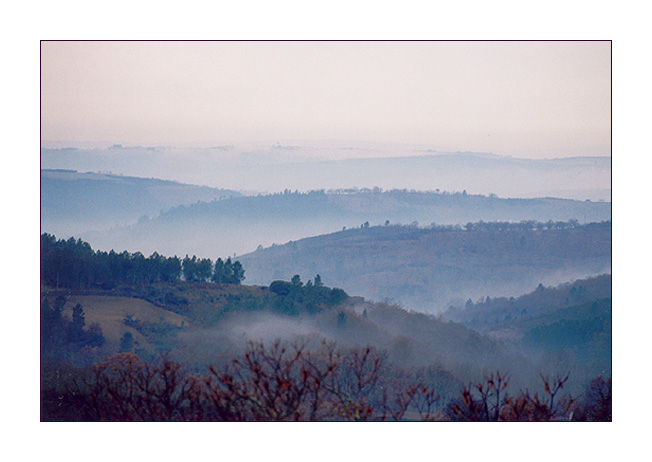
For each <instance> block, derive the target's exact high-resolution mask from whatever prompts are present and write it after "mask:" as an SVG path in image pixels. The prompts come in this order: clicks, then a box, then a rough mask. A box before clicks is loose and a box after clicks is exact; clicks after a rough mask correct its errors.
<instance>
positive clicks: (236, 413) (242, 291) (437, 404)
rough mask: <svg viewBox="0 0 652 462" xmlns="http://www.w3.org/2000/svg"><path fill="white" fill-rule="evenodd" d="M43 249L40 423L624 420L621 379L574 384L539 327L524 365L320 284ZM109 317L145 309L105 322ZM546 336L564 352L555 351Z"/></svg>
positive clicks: (48, 241)
mask: <svg viewBox="0 0 652 462" xmlns="http://www.w3.org/2000/svg"><path fill="white" fill-rule="evenodd" d="M41 239H42V248H41V258H42V273H41V274H42V281H41V282H42V290H41V346H42V350H41V353H42V360H41V366H42V383H41V404H42V406H41V411H42V416H41V417H42V420H82V421H85V420H104V421H132V420H134V421H158V420H164V421H170V420H182V421H188V420H198V421H201V420H208V421H216V420H224V421H233V420H264V421H275V420H332V421H340V420H346V421H365V420H371V421H387V420H444V421H476V420H477V421H487V420H489V421H492V420H493V421H511V420H610V419H611V414H610V412H611V381H610V379H609V375H610V368H605V367H603V366H600V367H598V368H597V369H595V368H588V369H587V370H581V368H580V369H578V370H577V371H576V370H572V372H571V373H570V375H569V373H568V370H569V366H573V365H574V364H575V363H574V362H573V360H572V358H571V359H568V358H566V360H565V361H566V362H564V360H563V358H562V362H561V363H560V362H559V360H560V357H559V355H558V352H559V351H561V350H559V348H560V345H561V346H562V347H563V342H565V341H568V337H567V335H566V334H567V330H564V328H565V327H567V326H566V325H562V326H561V328H558V327H557V326H555V324H554V323H553V324H545V323H544V324H541V325H536V323H535V324H532V325H530V328H531V329H530V331H528V333H527V334H526V335H524V337H523V341H524V342H526V343H527V344H528V346H529V347H530V350H531V352H530V353H531V354H530V353H527V354H526V353H524V352H523V351H520V350H519V348H520V344H519V345H517V344H508V343H505V342H498V341H496V340H494V339H492V338H490V337H487V336H484V335H482V334H480V333H477V332H475V331H473V330H471V329H469V328H467V327H464V326H463V325H461V324H457V323H452V322H449V321H445V320H442V319H439V318H437V317H434V316H431V315H426V314H422V313H413V312H409V311H406V310H404V309H402V308H399V307H397V306H394V305H391V304H386V303H372V302H368V301H365V300H364V299H362V298H361V297H352V296H350V295H348V294H347V293H346V292H344V291H343V290H342V289H338V288H331V287H327V286H325V285H324V282H323V281H322V278H321V276H319V275H315V276H314V278H311V279H308V280H306V281H305V282H304V281H302V280H301V277H300V276H299V275H294V276H293V277H292V278H290V279H289V280H276V281H273V282H272V283H271V284H270V285H269V286H243V285H242V284H240V281H241V280H242V279H241V278H236V279H237V280H229V279H228V278H222V279H220V278H219V277H216V276H215V275H216V274H222V272H223V271H224V267H226V266H227V263H229V264H230V265H229V266H230V268H231V270H230V271H231V274H239V275H240V276H244V268H242V267H241V265H239V264H238V265H236V263H239V262H231V261H230V260H229V259H227V260H226V261H222V260H221V259H218V260H217V262H216V263H213V262H211V261H210V259H204V258H197V257H194V258H190V257H186V258H185V259H183V260H182V259H179V258H177V257H164V256H161V255H158V254H153V255H152V256H151V257H144V256H142V254H131V253H128V252H123V253H120V254H118V253H116V252H108V253H107V252H101V251H94V250H93V249H92V248H91V247H90V245H89V244H88V243H86V242H84V241H81V240H75V239H68V240H57V239H56V238H55V237H54V236H51V235H48V234H44V235H42V237H41ZM118 262H120V263H121V264H118ZM220 262H221V263H220ZM166 268H170V269H168V270H166ZM209 268H210V270H209ZM234 268H239V270H237V271H236V270H235V269H234ZM166 271H167V272H166ZM57 284H58V287H57ZM580 285H581V287H583V288H584V287H586V289H584V290H583V292H582V297H583V298H581V299H580V298H577V299H573V300H568V301H567V303H564V304H562V305H563V307H564V309H570V310H571V311H572V310H573V306H574V305H573V304H572V302H576V301H577V302H579V301H582V300H590V299H592V297H594V296H597V295H599V293H598V292H599V290H597V289H595V290H594V289H593V287H594V286H596V287H598V286H599V287H604V285H605V284H604V283H594V282H591V281H588V282H582V283H581V284H580ZM549 290H550V291H554V290H556V289H552V288H550V289H548V288H544V290H543V291H539V292H546V293H547V292H548V291H549ZM566 290H567V292H568V293H569V294H570V291H572V290H573V288H572V287H571V288H570V289H569V288H566ZM578 290H579V289H578ZM600 290H602V289H600ZM553 298H554V297H553ZM130 300H131V301H132V302H130ZM136 301H137V302H138V303H140V304H141V305H137V304H135V302H136ZM484 302H487V300H485V301H483V303H484ZM120 303H122V304H123V305H120ZM102 304H103V305H102ZM143 304H144V305H143ZM101 306H125V307H131V308H124V309H118V310H117V311H116V313H117V314H116V315H115V316H114V317H115V319H112V320H107V317H106V316H107V313H108V311H106V308H101ZM138 306H146V307H147V309H148V310H152V311H153V312H154V313H159V314H155V315H153V316H150V317H147V316H146V312H145V311H142V310H140V309H139V308H137V307H138ZM600 306H601V307H602V306H603V305H600ZM609 307H610V305H609ZM598 308H599V309H603V308H600V307H598ZM551 309H552V310H554V309H556V306H554V307H553V308H551ZM591 309H592V308H591V307H589V308H585V311H586V310H591ZM121 310H122V311H121ZM130 310H131V311H130ZM139 310H140V311H139ZM603 313H604V309H603ZM608 313H609V316H610V309H609V312H608ZM157 316H158V319H157ZM166 316H167V317H166ZM576 317H577V316H576ZM93 319H96V320H97V321H93V322H91V321H90V320H93ZM109 321H111V322H109ZM537 329H538V330H537ZM545 329H556V332H557V335H559V336H561V337H560V338H559V342H556V343H555V344H554V345H542V344H541V342H540V339H541V338H542V337H541V336H542V335H543V337H545V338H548V337H547V333H546V331H545ZM257 331H258V332H262V333H264V334H262V333H261V334H260V335H261V337H256V335H257V334H256V332H257ZM239 332H240V333H239ZM609 334H610V333H609ZM537 335H538V337H537ZM571 340H572V339H571ZM609 340H610V336H609ZM537 342H538V343H537ZM535 350H536V351H535ZM566 351H569V350H568V349H566ZM545 352H547V353H545ZM555 352H557V353H555ZM542 353H544V354H543V356H541V354H542ZM546 355H548V356H546ZM550 355H552V356H550ZM597 360H602V361H603V362H602V363H601V364H602V365H604V358H597ZM607 361H608V359H607ZM555 365H556V366H555ZM596 371H597V372H599V373H596ZM601 371H604V372H601ZM591 374H592V375H591ZM530 390H531V391H530Z"/></svg>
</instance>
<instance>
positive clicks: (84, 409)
mask: <svg viewBox="0 0 652 462" xmlns="http://www.w3.org/2000/svg"><path fill="white" fill-rule="evenodd" d="M215 149H217V148H215ZM233 149H234V148H233V147H225V148H220V149H219V150H220V151H224V152H231V151H233ZM140 150H142V151H144V152H145V154H146V155H147V156H155V155H159V154H160V155H166V153H165V152H163V153H157V152H156V151H154V150H151V149H146V148H142V149H141V148H138V149H134V150H129V149H126V148H122V147H121V146H120V147H117V146H114V147H113V148H110V149H109V151H111V152H114V154H115V156H119V157H115V158H110V157H102V156H100V155H98V154H97V152H96V151H92V150H89V151H87V152H84V151H80V150H74V149H44V150H42V160H43V162H44V164H43V169H42V170H41V238H40V239H41V240H40V270H41V274H40V319H41V325H40V332H41V420H43V421H146V422H149V421H610V420H611V368H612V362H611V351H612V343H611V332H612V324H611V319H612V311H611V287H612V286H611V284H612V283H611V242H612V241H611V236H612V227H611V203H610V202H608V201H606V200H604V197H608V196H609V195H608V194H607V195H606V196H605V191H608V192H610V190H608V187H610V185H609V184H608V180H606V179H605V177H604V174H605V172H608V173H610V166H609V165H608V162H607V161H606V160H605V158H587V159H586V160H582V159H573V160H568V159H566V160H550V161H536V162H535V161H525V160H519V159H512V158H501V157H500V156H490V155H479V154H473V153H457V154H455V155H452V154H446V155H440V156H439V157H438V156H437V155H434V154H431V153H427V155H424V156H412V157H409V158H406V159H405V160H403V161H401V162H399V159H398V158H380V157H378V158H373V157H370V158H365V159H358V160H340V161H328V162H326V161H323V162H310V161H303V160H301V157H300V156H299V154H301V153H302V152H304V151H306V150H307V148H297V149H296V150H288V151H291V152H293V153H294V155H295V156H298V157H296V158H295V159H294V160H292V159H285V160H284V161H281V162H277V163H275V164H274V166H273V168H272V167H270V168H269V169H266V167H265V165H262V164H261V163H260V162H258V161H257V160H256V159H258V157H256V155H259V156H260V158H264V157H265V155H267V154H268V153H267V152H264V153H262V154H261V153H257V152H249V153H241V154H240V157H237V156H236V160H234V161H233V162H232V163H230V164H229V163H225V167H224V171H220V173H219V174H218V173H216V177H215V179H214V180H215V181H213V182H210V183H209V182H206V181H198V184H187V183H180V182H177V181H172V180H162V179H158V178H144V177H143V176H144V175H143V176H127V175H118V174H113V173H106V169H105V170H102V167H107V166H108V167H109V168H116V166H117V165H119V164H123V165H130V166H131V167H130V168H131V171H140V170H139V169H140V168H145V167H143V165H144V164H141V163H136V159H140V160H139V161H138V162H142V159H143V158H146V157H142V155H143V153H142V152H140ZM272 151H274V152H275V153H276V154H277V155H278V156H281V157H282V156H285V155H286V152H285V151H283V150H282V149H280V146H275V147H274V148H273V149H272ZM204 154H205V152H204V151H197V152H195V155H196V157H197V159H199V160H200V161H201V162H206V165H205V167H206V168H203V167H202V165H203V164H202V163H201V162H199V161H198V162H197V163H195V164H194V167H193V168H197V171H196V172H195V173H196V174H197V175H199V174H200V173H201V171H202V170H204V173H206V172H209V171H210V172H218V171H219V169H218V168H217V167H215V166H214V165H213V164H210V165H212V167H211V168H210V169H209V168H208V165H209V163H208V162H209V161H208V160H207V159H208V158H209V156H205V155H204ZM245 154H246V155H245ZM99 159H107V160H103V162H108V164H106V165H103V166H100V165H99V164H97V162H99ZM112 159H113V160H112ZM130 159H131V160H133V162H132V163H130ZM297 159H298V160H297ZM277 160H278V159H277ZM110 162H116V164H115V165H113V164H110ZM71 165H75V166H76V165H83V166H85V167H88V168H89V170H92V171H88V172H81V171H77V170H74V169H72V168H70V166H71ZM246 168H249V169H250V170H248V171H249V172H250V175H251V178H250V179H248V180H243V181H244V183H243V184H242V185H241V186H240V187H238V185H237V184H233V182H229V181H227V178H234V177H237V178H242V173H238V172H239V171H240V170H239V169H246ZM451 168H452V169H454V170H455V169H456V171H458V172H461V173H460V178H463V177H464V175H467V177H468V178H467V179H468V181H469V182H470V183H464V182H462V183H460V185H461V186H463V185H465V184H472V183H473V182H477V184H479V185H484V184H485V183H486V185H487V186H486V188H485V186H482V188H485V189H484V190H476V191H471V188H464V187H458V186H459V185H457V184H452V183H449V184H448V185H450V186H448V185H447V184H446V183H445V181H444V180H443V178H445V177H447V176H446V174H445V172H446V171H448V169H451ZM397 169H403V170H401V175H403V176H404V178H406V179H410V180H414V181H411V182H408V183H407V184H416V185H422V186H421V189H399V188H398V187H397V186H396V185H395V184H391V183H389V182H386V183H383V182H382V179H383V178H386V177H387V178H389V176H390V173H391V172H392V171H396V170H397ZM587 169H588V170H587ZM591 169H593V170H591ZM116 170H117V168H116ZM265 170H267V172H265ZM440 170H441V172H440ZM483 171H484V172H485V174H484V175H483V173H482V172H483ZM582 171H589V172H591V174H589V175H585V176H582V177H581V178H582V180H581V182H578V184H577V185H576V186H577V189H576V190H574V192H572V193H569V194H566V195H565V196H564V195H563V194H558V195H554V193H553V194H552V195H543V196H539V195H536V194H534V192H535V190H536V191H543V190H546V184H547V186H548V188H547V190H548V191H556V192H559V191H562V190H564V188H566V189H565V190H567V191H569V190H570V189H572V188H571V187H570V183H571V182H572V178H580V176H581V175H579V173H578V172H582ZM188 172H189V173H188V174H190V173H191V172H192V169H190V170H188ZM338 172H340V173H341V174H340V173H338ZM364 172H367V173H369V172H371V173H370V175H371V176H372V177H373V178H378V179H380V180H379V182H378V184H379V185H381V186H382V187H381V186H372V187H352V186H351V185H352V184H368V183H366V182H365V181H364V180H363V178H365V177H364ZM428 172H430V173H432V172H437V174H434V173H432V174H429V173H428ZM501 172H502V174H504V175H512V174H513V175H516V176H518V175H521V176H522V179H523V182H522V183H519V182H518V181H512V182H507V183H510V184H511V185H512V187H513V188H517V189H518V188H519V187H520V186H519V184H522V185H525V184H526V183H527V182H528V179H529V178H537V177H539V178H538V179H537V180H536V181H535V180H534V179H533V180H532V185H530V186H531V187H533V188H534V189H533V190H529V191H526V190H525V189H523V188H525V186H522V188H521V189H520V190H518V191H516V190H515V189H514V190H509V188H507V189H505V191H506V192H507V193H508V194H511V195H510V196H507V197H503V196H500V197H499V196H498V195H496V194H494V193H493V192H489V191H490V190H489V189H487V188H490V187H491V186H490V185H498V184H501V181H500V180H499V179H498V178H499V176H500V174H501ZM265 173H266V174H267V175H268V176H269V177H268V178H267V179H266V180H263V179H262V178H263V176H264V174H265ZM258 175H260V177H258ZM310 175H314V179H315V181H314V182H313V183H311V184H312V185H313V186H312V187H313V188H321V187H322V186H323V189H310V188H308V187H305V185H304V184H303V183H301V182H297V181H293V177H294V176H296V177H297V178H299V177H300V178H301V179H302V181H303V180H305V179H306V178H310ZM592 175H593V176H592ZM450 176H451V175H448V177H450ZM400 177H401V176H399V178H400ZM593 177H595V178H597V180H596V181H591V178H593ZM329 178H338V179H339V180H338V181H334V182H333V183H331V184H330V185H329V184H328V183H327V181H328V179H329ZM555 179H556V180H555ZM274 181H276V182H278V183H274ZM427 181H430V182H432V183H431V184H427ZM437 181H440V183H437V184H441V185H444V186H447V187H450V188H451V189H450V190H445V188H444V187H442V188H441V190H440V189H436V187H435V186H434V184H435V183H436V182H437ZM451 181H452V180H451ZM460 181H461V180H460ZM483 181H485V183H483ZM257 182H258V183H259V184H264V185H266V186H268V187H269V188H270V189H272V190H274V191H277V192H273V193H269V192H264V191H256V190H255V184H256V183H257ZM280 183H284V186H279V185H280ZM535 183H536V184H535ZM579 183H581V184H579ZM199 184H201V185H199ZM207 184H213V185H217V186H207ZM290 187H291V188H293V189H289V188H290ZM329 188H330V189H329ZM383 188H388V189H383ZM467 189H469V191H467ZM495 190H496V191H499V190H498V189H495ZM581 191H585V192H586V191H591V192H590V194H591V195H593V196H592V197H599V199H594V200H590V199H581V200H578V199H577V198H573V197H571V196H577V195H581V194H583V193H582V192H581ZM499 192H500V191H499Z"/></svg>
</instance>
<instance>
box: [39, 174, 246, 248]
mask: <svg viewBox="0 0 652 462" xmlns="http://www.w3.org/2000/svg"><path fill="white" fill-rule="evenodd" d="M239 195H240V194H239V193H237V192H235V191H230V190H226V189H215V188H207V187H201V186H193V185H187V184H181V183H176V182H173V181H163V180H156V179H149V178H135V177H127V176H118V175H109V174H100V173H80V172H76V171H74V170H41V227H42V229H43V230H44V231H47V232H50V233H55V234H58V235H62V236H71V235H79V234H80V233H82V232H84V231H89V230H92V229H101V228H108V227H111V226H115V225H118V224H127V223H132V222H135V221H136V220H137V219H138V218H140V217H141V216H144V215H149V216H156V215H158V214H159V213H160V212H161V210H163V209H168V208H170V207H173V206H176V205H181V204H192V203H195V202H197V201H200V200H201V201H210V200H214V199H219V198H223V197H233V196H239Z"/></svg>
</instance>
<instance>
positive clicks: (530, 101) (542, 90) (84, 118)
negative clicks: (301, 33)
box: [41, 41, 611, 157]
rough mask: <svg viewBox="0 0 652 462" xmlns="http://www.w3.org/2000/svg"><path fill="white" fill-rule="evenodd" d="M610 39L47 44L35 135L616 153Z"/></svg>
mask: <svg viewBox="0 0 652 462" xmlns="http://www.w3.org/2000/svg"><path fill="white" fill-rule="evenodd" d="M610 54H611V45H610V43H609V42H604V41H603V42H42V45H41V123H42V132H41V135H42V139H43V140H48V141H50V140H52V141H59V140H66V141H71V142H105V143H123V144H140V145H174V144H220V143H249V142H277V141H279V142H283V141H287V140H358V141H366V142H391V143H409V144H420V145H427V146H431V147H432V148H433V149H440V150H459V151H467V150H468V151H482V152H493V153H496V154H505V155H513V156H518V157H566V156H586V155H600V156H604V155H607V156H608V155H611V150H610V142H611V137H610V130H611V102H610V99H611V69H610V68H611V57H610Z"/></svg>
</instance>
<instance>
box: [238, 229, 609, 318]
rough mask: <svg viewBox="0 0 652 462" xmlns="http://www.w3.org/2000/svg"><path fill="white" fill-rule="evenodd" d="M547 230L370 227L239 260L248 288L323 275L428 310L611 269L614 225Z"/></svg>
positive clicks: (370, 295) (351, 287)
mask: <svg viewBox="0 0 652 462" xmlns="http://www.w3.org/2000/svg"><path fill="white" fill-rule="evenodd" d="M546 226H547V225H544V224H541V223H539V224H533V223H530V224H527V223H524V224H521V225H519V224H513V225H508V224H505V223H502V224H501V223H488V224H475V225H467V226H466V227H465V228H460V227H448V226H440V227H434V228H433V227H431V228H419V227H415V226H370V227H363V228H357V229H349V230H344V231H340V232H337V233H333V234H328V235H323V236H317V237H313V238H308V239H301V240H298V241H293V242H290V243H288V244H285V245H281V246H273V247H269V248H265V249H258V250H256V251H255V252H253V253H249V254H246V255H242V256H239V257H238V259H239V260H240V261H241V262H242V264H243V265H244V266H245V268H246V275H247V281H248V282H249V283H254V284H267V283H269V282H270V281H272V280H274V279H284V278H290V277H291V276H292V275H293V274H299V275H300V276H302V277H312V276H313V275H315V274H320V275H321V276H322V277H323V278H324V279H325V280H328V281H332V283H333V284H334V285H336V286H338V287H342V288H343V289H344V290H346V291H349V292H352V293H358V294H360V295H362V296H364V297H365V298H368V299H372V300H377V301H378V300H384V299H392V300H395V301H396V302H399V303H401V304H403V305H404V306H406V307H408V308H411V309H417V310H420V311H425V312H438V311H442V310H445V309H446V308H448V307H449V306H450V305H451V304H453V305H457V306H461V305H463V304H464V303H465V302H466V301H467V300H468V299H472V300H474V301H475V300H477V299H478V298H480V297H482V298H483V299H484V297H486V296H490V297H496V296H503V295H505V294H512V295H515V296H517V295H521V294H524V293H527V292H530V291H532V290H533V289H534V288H536V287H537V286H538V285H539V284H541V283H542V284H544V285H556V284H559V283H562V282H566V281H571V280H575V279H578V278H582V277H587V276H593V275H597V274H602V273H609V272H610V268H611V223H610V222H604V223H593V224H586V225H567V226H566V227H561V228H557V227H554V226H553V225H550V226H551V227H552V228H550V229H546Z"/></svg>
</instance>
